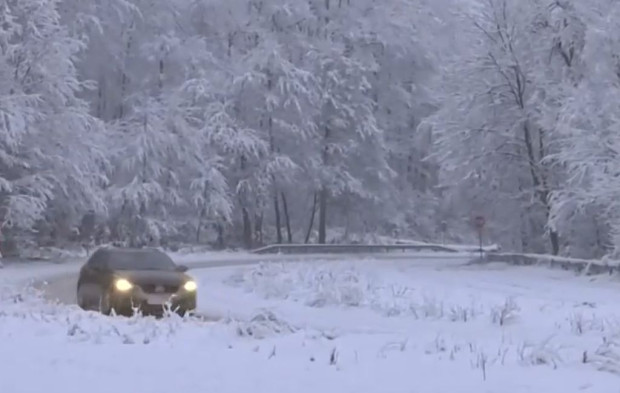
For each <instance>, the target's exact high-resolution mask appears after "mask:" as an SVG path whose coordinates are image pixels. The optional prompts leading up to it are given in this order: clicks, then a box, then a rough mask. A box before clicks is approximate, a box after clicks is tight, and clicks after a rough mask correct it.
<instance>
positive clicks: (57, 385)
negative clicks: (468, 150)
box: [0, 259, 620, 393]
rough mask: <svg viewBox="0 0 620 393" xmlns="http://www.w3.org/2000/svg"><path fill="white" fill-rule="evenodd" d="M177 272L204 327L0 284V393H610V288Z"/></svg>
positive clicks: (440, 270)
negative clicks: (49, 298) (113, 312)
mask: <svg viewBox="0 0 620 393" xmlns="http://www.w3.org/2000/svg"><path fill="white" fill-rule="evenodd" d="M5 271H6V269H5V270H3V271H2V272H5ZM0 274H2V273H1V272H0ZM192 274H193V275H194V276H195V277H196V278H197V281H198V283H199V290H200V292H199V294H200V296H199V308H200V312H201V313H203V314H206V315H207V316H211V317H216V316H220V317H222V318H221V319H220V320H219V321H217V322H205V321H204V320H202V319H199V318H192V317H188V318H185V319H183V318H179V317H175V316H170V317H167V318H163V319H161V320H155V319H153V318H145V317H133V318H122V317H104V316H100V315H98V314H95V313H91V312H83V311H81V310H79V309H78V308H77V307H76V306H66V305H55V304H50V303H48V302H46V301H44V300H43V299H42V297H41V296H40V294H38V293H37V292H35V291H34V290H28V289H20V288H19V287H16V286H15V285H13V286H11V285H9V284H8V283H7V282H4V284H0V288H1V290H0V365H1V366H0V391H1V392H3V393H4V392H7V393H22V392H24V393H26V392H28V393H30V392H54V393H56V392H62V393H73V392H76V393H77V392H80V393H81V392H84V391H88V392H89V393H99V392H102V393H103V392H106V393H108V392H110V391H118V390H124V391H132V392H133V391H136V392H149V393H158V392H162V393H163V392H166V393H168V392H171V391H179V392H191V393H194V392H197V393H199V392H218V393H226V392H253V393H262V392H269V393H274V392H299V393H305V392H321V393H324V392H334V393H336V392H337V393H344V392H351V393H353V392H355V393H363V392H372V393H399V392H403V393H404V392H407V393H454V392H457V393H460V392H463V393H466V392H472V393H474V392H475V393H482V392H484V393H515V392H537V393H538V392H549V393H554V392H562V393H568V392H597V393H607V392H609V393H612V392H618V391H619V388H618V380H619V377H620V323H619V322H620V319H619V315H620V313H619V312H618V306H617V305H618V304H620V291H619V288H620V287H619V286H620V283H618V282H616V281H615V280H613V279H612V278H609V277H588V278H587V277H577V276H575V275H574V274H572V273H570V272H564V271H555V270H547V269H542V268H537V267H511V266H508V265H504V264H488V265H484V266H482V265H480V266H477V265H466V264H465V260H461V261H459V260H456V259H450V260H439V259H434V260H427V261H407V260H398V261H394V260H390V261H386V260H383V261H381V260H372V259H364V260H354V259H351V260H344V261H339V262H338V261H333V260H329V261H328V260H325V261H321V260H315V261H312V262H306V263H301V262H295V263H293V262H288V263H286V262H274V263H262V264H259V265H255V266H244V267H240V266H237V267H224V268H211V269H200V270H193V271H192Z"/></svg>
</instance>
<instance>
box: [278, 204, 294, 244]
mask: <svg viewBox="0 0 620 393" xmlns="http://www.w3.org/2000/svg"><path fill="white" fill-rule="evenodd" d="M280 195H281V196H282V209H283V210H284V221H285V223H286V236H287V240H288V242H289V244H291V243H293V232H292V231H291V217H290V216H289V214H288V203H287V202H286V195H284V192H282V193H281V194H280Z"/></svg>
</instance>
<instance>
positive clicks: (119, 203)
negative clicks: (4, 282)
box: [0, 0, 620, 258]
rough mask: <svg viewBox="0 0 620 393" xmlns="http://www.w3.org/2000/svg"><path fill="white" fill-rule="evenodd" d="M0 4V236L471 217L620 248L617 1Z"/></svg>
mask: <svg viewBox="0 0 620 393" xmlns="http://www.w3.org/2000/svg"><path fill="white" fill-rule="evenodd" d="M0 9H1V12H0V18H1V19H2V23H1V24H0V51H1V52H0V75H1V76H0V225H1V226H0V228H1V231H2V246H3V252H9V251H10V249H12V250H19V249H20V248H24V247H32V246H35V247H37V246H56V247H64V246H66V245H68V244H101V243H107V242H120V243H123V244H127V245H131V246H143V245H155V246H164V247H168V246H173V245H175V244H182V243H183V244H186V243H191V244H205V245H211V246H213V247H218V248H230V247H243V248H253V247H258V246H260V245H263V244H269V243H332V242H360V241H362V242H364V241H376V239H378V238H379V237H381V236H385V237H390V238H402V239H417V240H426V241H435V242H461V243H468V242H476V233H475V231H474V229H473V227H472V218H473V217H475V216H478V215H481V216H484V217H485V218H486V222H487V225H486V228H485V234H484V235H485V241H488V242H494V243H497V244H499V245H501V246H502V247H503V248H504V249H507V250H511V251H516V252H532V253H551V254H556V255H567V256H572V257H580V258H601V257H605V256H614V255H615V254H616V253H617V250H618V246H620V206H619V201H620V177H619V176H620V157H619V154H620V138H619V137H618V134H614V133H615V132H619V131H620V128H619V125H620V110H619V109H620V108H619V106H620V35H619V34H618V33H619V32H620V26H619V24H620V3H618V2H616V1H612V0H588V1H587V2H585V1H576V0H468V1H462V0H460V1H459V0H381V1H377V0H301V1H300V0H228V1H226V2H222V1H215V0H169V1H156V0H106V1H101V0H0ZM614 135H615V136H614ZM369 239H370V240H369ZM373 239H374V240H373Z"/></svg>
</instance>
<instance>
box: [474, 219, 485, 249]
mask: <svg viewBox="0 0 620 393" xmlns="http://www.w3.org/2000/svg"><path fill="white" fill-rule="evenodd" d="M485 224H486V220H485V218H484V217H483V216H476V217H475V218H474V225H475V227H476V230H477V231H478V242H479V245H480V250H479V251H480V259H482V258H483V257H484V255H483V252H482V230H483V229H484V225H485Z"/></svg>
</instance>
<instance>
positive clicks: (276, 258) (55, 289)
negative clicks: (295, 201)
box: [34, 253, 473, 304]
mask: <svg viewBox="0 0 620 393" xmlns="http://www.w3.org/2000/svg"><path fill="white" fill-rule="evenodd" d="M353 258H356V259H362V258H364V259H368V258H372V259H377V260H416V261H423V260H430V261H432V260H437V259H443V260H460V261H461V263H467V262H468V261H469V260H471V259H473V258H472V257H469V256H467V255H463V254H456V255H455V254H450V255H446V254H441V253H429V254H418V255H415V254H408V253H403V254H355V255H352V254H304V255H286V254H278V255H240V256H239V258H238V259H231V258H226V259H224V258H214V259H211V260H205V261H200V262H194V263H187V264H186V265H187V266H188V267H189V268H190V269H206V268H216V267H225V266H244V265H253V264H259V263H266V262H291V263H294V262H311V261H325V260H351V259H353ZM179 263H180V264H184V263H183V262H179ZM80 267H81V265H77V264H76V266H75V271H73V272H70V273H63V274H56V275H53V276H50V277H49V278H48V279H41V278H38V279H39V281H37V282H35V284H34V286H35V287H36V288H38V289H41V290H43V292H44V295H45V297H46V298H47V299H49V300H52V301H59V302H60V303H63V304H76V303H77V299H76V286H77V278H78V271H79V269H80Z"/></svg>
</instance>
